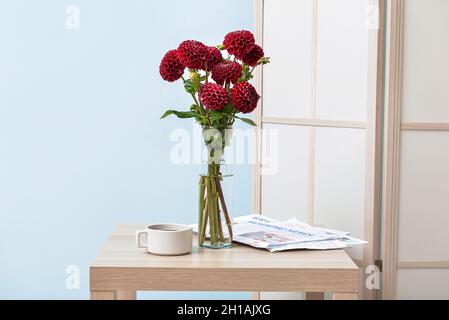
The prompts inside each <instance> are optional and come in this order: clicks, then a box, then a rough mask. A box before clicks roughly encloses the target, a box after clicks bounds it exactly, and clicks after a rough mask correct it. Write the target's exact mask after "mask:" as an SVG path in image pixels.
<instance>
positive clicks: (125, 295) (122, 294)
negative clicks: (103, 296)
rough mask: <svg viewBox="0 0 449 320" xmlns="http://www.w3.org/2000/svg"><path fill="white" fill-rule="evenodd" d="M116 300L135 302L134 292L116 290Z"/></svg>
mask: <svg viewBox="0 0 449 320" xmlns="http://www.w3.org/2000/svg"><path fill="white" fill-rule="evenodd" d="M115 299H116V300H136V291H134V290H118V291H116V293H115Z"/></svg>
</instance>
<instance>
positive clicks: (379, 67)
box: [253, 0, 385, 299]
mask: <svg viewBox="0 0 449 320" xmlns="http://www.w3.org/2000/svg"><path fill="white" fill-rule="evenodd" d="M253 1H254V20H255V36H256V42H257V43H259V44H261V45H262V46H263V33H264V26H263V24H264V0H253ZM311 1H312V37H311V41H312V44H311V51H312V52H311V66H310V67H311V76H310V77H311V78H310V81H311V89H310V90H311V92H310V95H311V97H312V99H311V102H310V105H309V114H310V115H311V116H310V118H307V119H302V118H286V117H266V116H263V94H262V99H261V100H260V102H259V107H258V108H257V109H256V111H255V122H256V123H257V129H255V137H256V142H257V143H256V146H255V149H256V150H255V154H256V157H255V158H256V160H255V164H254V166H253V212H255V213H261V184H262V180H261V164H260V158H261V136H260V132H259V130H260V129H263V128H264V124H266V123H269V124H284V125H299V126H306V127H309V130H310V136H309V146H310V150H309V151H310V152H309V168H308V177H309V178H308V191H309V194H308V206H307V207H308V210H307V220H308V223H311V224H313V220H314V219H313V210H314V192H315V188H314V186H315V181H314V179H315V168H314V165H315V159H314V157H315V142H316V141H315V132H316V128H318V127H333V128H351V129H361V130H366V169H365V170H366V173H365V215H364V228H363V229H364V239H365V240H367V241H368V244H367V245H366V246H365V247H364V250H363V261H356V263H357V264H358V265H359V267H361V268H362V271H363V272H364V270H365V269H366V267H368V266H370V265H374V264H375V260H376V259H378V257H379V251H378V247H379V246H378V242H379V237H378V235H379V216H380V212H379V210H380V205H379V203H380V192H381V186H380V184H381V151H382V147H381V138H382V130H381V128H382V121H381V120H382V94H383V92H382V83H383V66H384V63H383V58H384V45H383V44H384V24H383V23H382V22H383V21H384V17H385V0H370V1H369V3H370V5H371V6H376V7H377V8H378V9H379V21H378V26H379V28H378V29H377V30H370V32H369V44H368V45H369V48H368V65H367V67H368V91H367V93H368V94H367V96H368V99H367V100H368V101H367V121H366V122H359V121H342V120H324V119H317V118H316V117H315V114H316V112H315V111H316V99H315V98H316V75H317V63H316V62H317V15H318V13H317V7H318V1H319V0H311ZM254 76H255V77H254V78H255V86H256V89H257V91H258V92H260V93H262V91H263V67H262V68H258V70H257V71H256V72H255V74H254ZM259 297H260V295H259V293H255V295H254V298H256V299H257V298H259ZM362 297H363V298H365V299H375V298H376V297H377V290H368V289H367V288H366V286H363V292H362Z"/></svg>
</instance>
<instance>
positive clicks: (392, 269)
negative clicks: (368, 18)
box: [383, 0, 449, 299]
mask: <svg viewBox="0 0 449 320" xmlns="http://www.w3.org/2000/svg"><path fill="white" fill-rule="evenodd" d="M390 7H391V8H390V11H391V13H390V17H389V19H388V22H389V23H390V24H391V26H390V27H389V33H390V35H389V41H388V46H389V50H388V55H389V60H388V63H387V102H386V115H387V121H386V124H387V127H386V148H385V156H386V166H385V167H386V171H385V177H386V179H385V180H386V186H385V189H384V190H385V192H384V196H385V199H384V213H383V214H384V217H385V219H384V221H385V222H384V226H385V227H384V229H385V230H384V232H385V234H384V236H383V252H384V256H385V259H384V260H385V261H386V262H387V264H386V266H387V268H386V270H384V271H385V273H386V274H385V276H384V281H383V282H384V289H383V296H384V297H385V298H398V299H438V298H439V299H449V232H448V231H447V230H448V228H449V165H448V164H449V90H448V89H449V87H448V81H447V75H448V74H449V60H448V59H447V58H448V57H449V37H448V36H447V32H448V30H449V1H447V0H426V1H422V0H406V1H403V0H398V1H397V2H395V3H392V4H390ZM391 226H393V227H391Z"/></svg>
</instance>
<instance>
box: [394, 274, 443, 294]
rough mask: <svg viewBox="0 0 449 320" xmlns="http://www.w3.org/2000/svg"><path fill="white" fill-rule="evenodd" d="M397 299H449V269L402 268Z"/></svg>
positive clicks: (398, 279) (398, 281)
mask: <svg viewBox="0 0 449 320" xmlns="http://www.w3.org/2000/svg"><path fill="white" fill-rule="evenodd" d="M396 298H397V299H405V300H409V299H418V300H421V299H449V269H428V270H424V269H420V270H417V269H401V270H398V276H397V289H396Z"/></svg>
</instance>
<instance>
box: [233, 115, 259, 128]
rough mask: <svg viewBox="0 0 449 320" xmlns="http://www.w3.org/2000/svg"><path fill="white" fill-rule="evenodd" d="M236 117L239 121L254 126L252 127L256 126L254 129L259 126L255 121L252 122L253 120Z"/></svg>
mask: <svg viewBox="0 0 449 320" xmlns="http://www.w3.org/2000/svg"><path fill="white" fill-rule="evenodd" d="M235 117H236V118H237V119H239V120H241V121H243V122H245V123H247V124H249V125H252V126H254V127H256V126H257V124H256V123H255V122H254V121H253V120H251V119H248V118H240V117H237V116H235Z"/></svg>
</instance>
